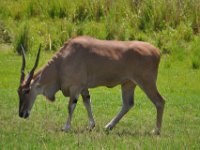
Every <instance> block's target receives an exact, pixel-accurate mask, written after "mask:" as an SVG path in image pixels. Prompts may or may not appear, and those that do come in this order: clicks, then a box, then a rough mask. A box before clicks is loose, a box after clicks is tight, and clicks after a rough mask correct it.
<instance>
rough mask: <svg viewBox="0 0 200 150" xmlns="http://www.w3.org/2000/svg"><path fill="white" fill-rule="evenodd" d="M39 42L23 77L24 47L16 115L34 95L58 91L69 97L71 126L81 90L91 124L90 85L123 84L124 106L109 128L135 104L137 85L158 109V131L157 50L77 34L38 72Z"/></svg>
mask: <svg viewBox="0 0 200 150" xmlns="http://www.w3.org/2000/svg"><path fill="white" fill-rule="evenodd" d="M40 49H41V45H40V47H39V50H38V53H37V58H36V61H35V65H34V67H33V69H32V70H31V71H30V73H29V74H28V76H27V77H26V78H25V73H24V70H25V65H26V60H25V53H24V50H23V47H22V60H23V61H22V68H21V80H20V86H19V88H18V95H19V116H20V117H22V118H27V117H28V116H29V114H30V111H31V108H32V106H33V104H34V101H35V99H36V97H37V95H39V94H42V95H44V96H45V97H46V98H47V99H49V100H50V101H54V100H55V94H56V92H58V91H59V90H61V91H62V93H63V95H64V96H66V97H69V104H68V119H67V123H66V125H65V126H64V128H63V130H64V131H67V130H69V129H70V126H71V120H72V114H73V111H74V109H75V107H76V103H77V100H78V97H79V95H81V96H82V98H83V102H84V105H85V107H86V109H87V113H88V118H89V129H92V128H94V127H95V121H94V118H93V114H92V109H91V104H90V94H89V91H88V89H89V88H95V87H98V86H106V87H109V88H111V87H114V86H116V85H121V91H122V108H121V111H120V112H119V113H118V114H117V115H116V117H114V118H113V119H112V120H111V121H110V122H109V123H108V124H107V125H106V126H105V128H106V129H107V130H110V129H112V128H113V127H114V126H115V125H116V124H117V123H118V122H119V120H120V119H121V118H122V117H123V116H124V115H125V114H126V113H127V112H128V111H129V109H130V108H131V107H133V105H134V90H135V87H136V86H137V85H138V86H139V87H140V88H141V89H142V90H143V91H144V92H145V93H146V95H147V96H148V97H149V99H150V100H151V101H152V102H153V104H154V105H155V107H156V110H157V122H156V127H155V129H154V130H153V132H154V133H155V134H160V129H161V124H162V116H163V110H164V104H165V101H164V99H163V98H162V96H161V95H160V94H159V92H158V90H157V87H156V79H157V73H158V66H159V62H160V52H159V49H157V48H156V47H154V46H152V45H151V44H149V43H146V42H141V41H107V40H98V39H95V38H92V37H87V36H80V37H76V38H73V39H71V40H69V41H68V42H66V43H65V44H64V45H63V47H62V48H61V49H60V51H58V52H57V53H56V54H55V55H54V56H53V57H52V59H51V60H50V61H49V62H48V63H47V64H46V65H45V66H44V67H43V68H41V69H40V70H39V71H37V72H36V73H34V72H35V69H36V67H37V65H38V61H39V55H40Z"/></svg>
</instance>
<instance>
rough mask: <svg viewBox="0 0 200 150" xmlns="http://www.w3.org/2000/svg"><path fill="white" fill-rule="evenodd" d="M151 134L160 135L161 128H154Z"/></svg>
mask: <svg viewBox="0 0 200 150" xmlns="http://www.w3.org/2000/svg"><path fill="white" fill-rule="evenodd" d="M151 134H152V135H160V130H158V129H153V130H152V131H151Z"/></svg>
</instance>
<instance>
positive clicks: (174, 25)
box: [0, 0, 200, 59]
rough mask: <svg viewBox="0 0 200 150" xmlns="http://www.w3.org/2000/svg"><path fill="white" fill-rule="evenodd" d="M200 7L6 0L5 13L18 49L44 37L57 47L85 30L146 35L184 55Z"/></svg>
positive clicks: (198, 23) (1, 7)
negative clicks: (25, 25)
mask: <svg viewBox="0 0 200 150" xmlns="http://www.w3.org/2000/svg"><path fill="white" fill-rule="evenodd" d="M199 10H200V1H199V0H192V1H191V0H182V1H180V0H148V1H140V0H118V1H114V0H96V1H91V0H76V1H73V2H72V1H71V0H51V1H47V0H18V1H11V0H7V1H3V0H1V2H0V19H1V20H2V22H3V23H4V24H5V25H6V26H5V28H7V29H9V31H10V33H11V34H12V35H11V37H12V36H13V37H14V38H13V39H14V40H13V43H15V46H14V47H15V50H16V51H19V49H18V47H19V46H17V45H19V44H20V42H23V43H26V41H32V42H33V43H35V44H29V49H35V48H34V46H35V45H38V43H39V42H42V44H43V45H44V48H45V49H46V50H57V49H58V48H59V47H60V46H61V45H62V44H63V43H64V41H66V40H68V39H69V38H71V37H74V36H78V35H84V34H86V35H90V36H93V37H97V38H100V39H108V40H112V39H115V40H142V41H147V42H150V43H153V44H154V45H156V46H158V47H159V48H160V49H161V50H162V52H163V53H164V54H169V55H177V56H178V58H180V59H182V54H185V51H187V49H189V48H190V46H188V44H190V43H193V39H194V38H195V37H198V36H199V35H200V13H199ZM24 22H28V24H29V26H27V27H26V28H27V29H26V30H27V31H29V32H27V31H25V30H24V29H23V28H24ZM19 29H21V30H19ZM24 33H26V34H30V35H31V36H26V35H25V34H24ZM25 38H30V39H25ZM27 43H28V42H27ZM26 45H28V44H26ZM27 47H28V46H27ZM181 53H182V54H181ZM191 53H193V51H191ZM179 56H181V57H179Z"/></svg>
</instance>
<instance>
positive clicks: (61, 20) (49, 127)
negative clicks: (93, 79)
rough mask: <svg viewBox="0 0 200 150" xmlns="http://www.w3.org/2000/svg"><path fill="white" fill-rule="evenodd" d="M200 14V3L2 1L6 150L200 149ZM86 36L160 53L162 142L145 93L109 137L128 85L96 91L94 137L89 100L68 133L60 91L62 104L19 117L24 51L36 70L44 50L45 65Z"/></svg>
mask: <svg viewBox="0 0 200 150" xmlns="http://www.w3.org/2000/svg"><path fill="white" fill-rule="evenodd" d="M83 2H84V3H83ZM47 3H48V4H49V5H47ZM199 10H200V1H199V0H182V1H180V0H148V1H140V0H117V1H114V0H96V1H95V0H94V1H91V0H84V1H83V0H76V1H74V2H72V1H71V0H51V1H47V0H15V1H14V0H6V1H5V0H0V150H1V149H3V150H4V149H6V150H7V149H19V150H21V149H24V150H27V149H52V150H54V149H59V150H60V149H172V150H174V149H200V144H199V143H200V84H199V83H200V13H199ZM78 35H90V36H93V37H96V38H100V39H107V40H110V39H114V40H140V41H147V42H150V43H152V44H153V45H155V46H157V47H158V48H160V50H161V52H162V59H161V64H160V68H159V74H158V83H157V84H158V89H159V91H160V93H161V94H162V95H163V97H164V98H165V99H166V105H165V112H164V119H163V128H162V135H161V136H153V135H151V134H150V131H151V130H152V129H153V128H154V126H155V117H156V110H155V107H154V105H153V104H152V103H151V102H150V100H149V99H148V98H147V97H146V95H145V94H144V93H143V91H141V90H140V89H139V88H136V92H135V106H134V108H133V109H131V110H130V111H129V112H128V113H127V114H126V116H125V117H124V118H123V119H122V120H121V121H120V122H119V124H117V126H116V127H115V128H114V129H113V130H112V131H111V132H109V133H107V132H105V131H104V126H105V125H106V124H107V123H108V122H109V121H110V120H111V119H112V118H113V117H114V116H115V115H116V114H117V113H118V111H120V108H121V91H120V86H118V87H115V88H113V89H108V88H105V87H99V88H95V89H91V90H90V93H91V98H92V108H93V113H94V117H95V120H96V127H95V129H94V130H93V131H92V132H89V131H87V130H86V127H87V124H88V117H87V112H86V110H85V108H84V106H83V103H82V100H81V98H79V101H78V106H77V108H76V110H75V112H74V117H73V121H72V125H73V128H72V129H71V131H69V132H67V133H63V132H61V131H60V129H61V127H63V126H64V125H65V123H66V119H67V104H68V99H67V98H65V97H64V96H63V95H62V94H61V93H60V92H59V93H57V95H56V101H55V102H54V103H51V102H49V101H46V100H45V98H44V97H43V96H39V97H37V100H36V102H35V105H34V107H33V109H32V112H31V115H30V118H29V119H27V120H24V119H21V118H19V117H18V103H19V100H18V95H17V88H18V86H19V77H20V67H21V56H20V55H19V54H20V51H21V49H20V45H21V44H23V45H24V47H25V50H26V51H27V62H28V64H27V71H29V70H30V69H31V67H32V65H33V63H34V60H35V55H36V50H37V47H38V44H39V43H42V54H41V59H40V63H39V65H40V66H42V65H44V64H45V63H47V61H48V59H50V58H51V57H52V55H53V53H54V52H55V51H56V50H58V49H59V47H60V46H61V45H62V44H63V42H64V41H66V40H68V39H69V38H71V37H74V36H78Z"/></svg>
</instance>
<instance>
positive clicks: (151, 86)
mask: <svg viewBox="0 0 200 150" xmlns="http://www.w3.org/2000/svg"><path fill="white" fill-rule="evenodd" d="M139 86H140V87H141V88H142V89H143V90H144V92H145V93H146V95H147V96H148V97H149V99H150V100H151V101H152V103H153V104H154V105H155V107H156V110H157V117H156V127H155V129H154V130H153V131H152V133H153V134H156V135H160V131H161V126H162V118H163V112H164V106H165V100H164V99H163V97H162V96H161V95H160V93H159V92H158V90H157V87H156V82H153V80H149V81H146V82H141V83H140V84H139Z"/></svg>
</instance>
